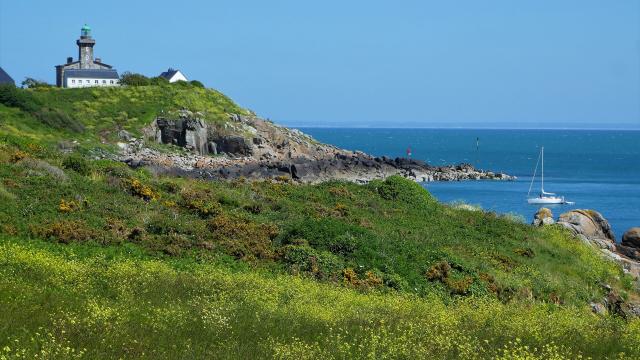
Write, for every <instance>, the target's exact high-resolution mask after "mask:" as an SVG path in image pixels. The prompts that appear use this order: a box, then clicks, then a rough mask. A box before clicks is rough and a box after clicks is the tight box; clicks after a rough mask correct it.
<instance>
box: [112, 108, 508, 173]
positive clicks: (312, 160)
mask: <svg viewBox="0 0 640 360" xmlns="http://www.w3.org/2000/svg"><path fill="white" fill-rule="evenodd" d="M143 134H144V136H143V138H141V139H137V138H134V137H133V136H132V135H131V134H129V133H127V132H126V131H121V132H120V133H119V136H120V139H121V142H119V143H118V146H119V148H120V152H119V154H118V155H115V156H113V155H105V154H102V155H103V157H104V156H110V157H112V158H114V159H116V160H119V161H123V162H125V163H127V164H129V165H130V166H132V167H138V166H146V167H148V168H150V169H152V170H153V171H155V172H156V173H159V174H173V175H177V176H187V177H193V178H204V179H220V180H232V179H237V178H241V177H243V178H246V179H269V178H276V177H287V178H290V179H292V180H294V181H299V182H305V183H316V182H322V181H326V180H332V179H340V180H347V181H353V182H358V183H365V182H368V181H371V180H373V179H382V178H386V177H388V176H392V175H400V176H403V177H405V178H409V179H412V180H415V181H418V182H429V181H460V180H514V179H515V177H513V176H510V175H507V174H503V173H493V172H491V171H483V170H478V169H475V168H474V167H473V166H471V165H469V164H460V165H451V166H431V165H429V164H427V163H425V162H424V161H420V160H414V159H406V158H388V157H384V156H383V157H374V156H371V155H368V154H365V153H363V152H360V151H347V150H343V149H339V148H337V147H335V146H332V145H327V144H322V143H320V142H318V141H316V140H315V139H313V138H311V137H310V136H308V135H306V134H304V133H302V132H300V131H299V130H296V129H289V128H286V127H282V126H278V125H276V124H273V123H271V122H269V121H266V120H263V119H260V118H257V117H245V116H239V115H235V114H232V115H229V121H227V122H225V123H222V124H211V123H207V122H205V121H203V120H201V119H200V114H198V113H192V112H189V111H182V112H180V113H179V114H178V115H177V116H174V118H168V117H166V116H165V117H158V118H156V119H155V120H154V121H153V122H152V123H151V124H150V125H149V126H147V127H146V128H145V129H143ZM154 143H162V144H168V145H170V146H169V148H171V147H173V148H174V150H166V147H165V150H162V151H161V150H158V149H156V148H154V146H152V144H154Z"/></svg>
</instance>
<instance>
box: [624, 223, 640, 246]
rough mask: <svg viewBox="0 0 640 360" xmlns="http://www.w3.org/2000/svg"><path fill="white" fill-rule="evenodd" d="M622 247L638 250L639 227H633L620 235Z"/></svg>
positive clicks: (639, 241) (639, 244) (639, 240)
mask: <svg viewBox="0 0 640 360" xmlns="http://www.w3.org/2000/svg"><path fill="white" fill-rule="evenodd" d="M622 245H624V246H629V247H633V248H636V249H640V227H633V228H631V229H629V230H627V231H626V232H625V233H624V235H622Z"/></svg>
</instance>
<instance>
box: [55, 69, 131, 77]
mask: <svg viewBox="0 0 640 360" xmlns="http://www.w3.org/2000/svg"><path fill="white" fill-rule="evenodd" d="M64 77H65V78H70V77H74V78H90V79H119V78H120V77H119V76H118V71H117V70H116V69H69V70H65V71H64Z"/></svg>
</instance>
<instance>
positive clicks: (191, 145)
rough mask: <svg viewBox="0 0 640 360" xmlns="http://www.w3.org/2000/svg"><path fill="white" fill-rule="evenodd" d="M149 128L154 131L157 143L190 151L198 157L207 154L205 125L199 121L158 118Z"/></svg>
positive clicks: (181, 118) (183, 118) (193, 119)
mask: <svg viewBox="0 0 640 360" xmlns="http://www.w3.org/2000/svg"><path fill="white" fill-rule="evenodd" d="M151 128H152V129H154V130H155V140H156V141H157V142H159V143H163V144H172V145H177V146H180V147H184V148H187V149H191V150H193V151H195V152H196V153H198V154H200V155H206V154H208V153H209V146H208V145H209V144H208V142H207V125H206V124H205V123H204V121H202V120H200V119H197V118H191V117H180V118H179V119H169V118H164V117H158V118H156V119H155V121H154V122H153V124H152V126H151ZM147 133H149V131H147Z"/></svg>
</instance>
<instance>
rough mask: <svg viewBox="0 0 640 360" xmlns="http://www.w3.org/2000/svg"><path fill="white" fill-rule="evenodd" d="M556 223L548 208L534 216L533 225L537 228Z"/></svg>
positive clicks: (540, 210) (541, 209)
mask: <svg viewBox="0 0 640 360" xmlns="http://www.w3.org/2000/svg"><path fill="white" fill-rule="evenodd" d="M554 223H555V221H554V220H553V213H552V212H551V210H550V209H548V208H544V207H543V208H540V209H539V210H538V211H537V212H536V214H535V215H534V216H533V223H532V224H533V225H535V226H543V225H551V224H554Z"/></svg>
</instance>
